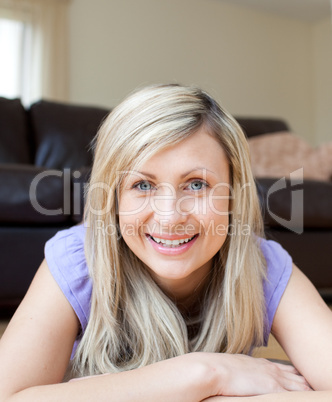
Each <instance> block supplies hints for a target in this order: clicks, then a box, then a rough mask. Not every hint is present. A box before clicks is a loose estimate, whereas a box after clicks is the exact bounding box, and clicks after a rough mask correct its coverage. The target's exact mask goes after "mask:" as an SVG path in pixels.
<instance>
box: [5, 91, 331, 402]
mask: <svg viewBox="0 0 332 402" xmlns="http://www.w3.org/2000/svg"><path fill="white" fill-rule="evenodd" d="M45 257H46V258H45V260H44V262H43V263H42V265H41V267H40V268H39V270H38V272H37V274H36V276H35V278H34V280H33V283H32V285H31V287H30V289H29V291H28V293H27V295H26V297H25V299H24V300H23V302H22V303H21V305H20V307H19V308H18V310H17V312H16V313H15V315H14V317H13V319H12V320H11V322H10V324H9V326H8V329H7V331H6V333H5V334H4V336H3V338H2V340H1V343H0V375H1V380H2V381H1V385H0V399H1V401H6V402H7V401H34V402H35V401H53V400H54V401H59V400H60V401H67V400H68V401H76V400H77V401H84V400H86V401H92V400H97V401H109V400H115V401H148V400H151V401H155V400H158V401H164V400H165V401H201V400H210V399H215V400H226V399H227V398H228V397H233V399H234V398H235V399H236V397H239V398H241V400H243V399H244V400H245V399H246V397H248V396H252V398H251V399H250V400H255V396H257V398H258V399H259V400H260V399H261V398H263V399H264V398H266V400H310V401H313V400H324V398H326V400H330V398H331V395H332V391H331V390H332V385H331V384H332V364H331V361H332V359H331V357H332V343H331V341H330V339H331V335H332V314H331V312H330V310H329V309H328V308H327V307H326V305H325V304H324V302H323V301H322V300H321V298H320V297H319V295H318V294H317V292H316V290H315V289H314V287H313V286H312V285H311V284H310V282H309V281H308V280H307V279H306V278H305V277H304V275H303V274H302V273H301V272H300V271H299V270H298V269H297V268H296V267H295V266H294V265H292V261H291V258H290V256H289V255H288V254H287V253H286V252H285V250H283V249H282V248H281V247H280V246H279V245H278V244H277V243H275V242H272V241H267V240H264V238H263V233H262V219H261V216H260V210H259V205H258V200H257V195H256V189H255V184H254V181H253V177H252V174H251V170H250V162H249V155H248V148H247V143H246V139H245V137H244V135H243V133H242V131H241V129H240V127H239V126H238V124H237V123H236V122H235V120H234V119H233V118H232V117H231V116H230V115H228V114H227V113H226V112H225V111H223V110H222V109H221V108H220V107H219V106H218V105H217V103H216V102H215V101H214V100H213V99H212V98H211V97H210V96H209V95H207V94H206V93H204V92H203V91H200V90H199V89H196V88H190V87H189V88H186V87H181V86H177V85H168V86H153V87H149V88H146V89H143V90H141V91H139V92H137V93H135V94H133V95H132V96H130V97H129V98H128V99H126V100H125V101H124V102H123V103H122V104H120V105H119V106H118V107H117V108H116V109H114V111H113V112H112V113H111V114H110V115H109V117H108V118H107V119H106V121H105V122H104V124H103V126H102V127H101V129H100V131H99V133H98V136H97V140H96V147H95V161H94V164H93V169H92V174H91V180H90V185H89V191H88V194H87V202H86V209H85V220H84V225H79V226H76V227H74V228H71V229H69V230H66V231H62V232H59V233H58V234H57V235H56V236H55V237H54V238H53V239H51V240H50V241H49V242H48V243H47V244H46V247H45ZM88 267H89V268H88ZM271 330H272V333H273V334H274V335H275V336H276V338H277V339H278V341H279V342H280V343H281V345H282V346H283V348H284V349H285V351H286V352H287V354H288V355H289V357H290V358H291V360H292V362H293V364H294V366H295V367H296V369H295V368H293V367H292V366H286V365H281V364H276V363H272V362H268V361H266V360H263V359H255V358H253V357H251V356H250V353H251V351H252V350H253V348H254V347H255V346H259V345H262V344H264V343H266V341H267V337H268V335H269V333H270V331H271ZM71 357H72V363H73V372H74V373H75V375H74V376H75V377H77V378H78V380H73V381H69V382H65V383H61V381H62V379H63V377H64V375H65V372H66V368H67V366H68V364H69V362H70V358H71ZM300 373H301V374H300ZM311 389H314V390H316V391H317V392H308V391H310V390H311ZM283 391H284V392H283ZM287 391H295V392H287ZM264 400H265V399H264Z"/></svg>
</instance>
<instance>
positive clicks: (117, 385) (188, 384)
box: [6, 357, 209, 402]
mask: <svg viewBox="0 0 332 402" xmlns="http://www.w3.org/2000/svg"><path fill="white" fill-rule="evenodd" d="M184 363H186V359H183V358H182V357H177V358H174V359H169V360H165V361H163V362H160V363H156V364H152V365H150V366H146V367H143V368H140V369H136V370H132V371H127V372H122V373H118V374H109V375H101V376H94V377H87V378H84V379H82V380H80V381H71V382H68V383H62V384H54V385H43V386H35V387H31V388H28V389H25V390H22V391H20V392H18V393H16V394H15V395H12V396H11V397H9V398H7V399H6V402H23V401H24V402H30V401H31V402H39V401H42V402H46V401H47V402H53V401H54V402H58V401H61V402H66V401H68V402H75V401H80V402H84V401H89V402H90V401H92V400H96V401H98V402H103V401H117V402H125V401H128V402H129V401H130V402H132V401H135V402H136V401H137V402H139V401H142V402H143V401H144V402H147V401H156V400H157V401H158V402H163V401H165V402H168V401H170V400H171V401H174V402H177V401H178V402H185V401H188V402H195V401H197V402H198V401H201V400H203V399H204V398H206V397H207V396H208V395H209V393H208V384H207V385H206V384H205V380H204V378H206V374H207V373H206V372H205V370H206V369H205V367H204V366H203V365H199V364H197V363H196V361H194V360H193V364H187V363H186V364H184Z"/></svg>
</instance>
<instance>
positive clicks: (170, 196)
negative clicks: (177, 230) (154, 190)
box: [151, 186, 189, 226]
mask: <svg viewBox="0 0 332 402" xmlns="http://www.w3.org/2000/svg"><path fill="white" fill-rule="evenodd" d="M167 187H168V188H164V189H163V191H158V194H156V195H155V196H154V197H153V198H152V199H151V201H152V205H151V207H152V210H153V214H154V220H155V221H156V222H158V223H159V224H162V225H167V226H174V225H178V224H182V223H184V222H185V221H186V220H187V218H188V215H189V214H188V212H187V211H186V210H185V209H184V208H183V206H182V204H181V202H179V195H178V194H177V192H176V191H175V190H174V188H169V186H167Z"/></svg>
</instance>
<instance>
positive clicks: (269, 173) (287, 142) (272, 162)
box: [248, 131, 332, 180]
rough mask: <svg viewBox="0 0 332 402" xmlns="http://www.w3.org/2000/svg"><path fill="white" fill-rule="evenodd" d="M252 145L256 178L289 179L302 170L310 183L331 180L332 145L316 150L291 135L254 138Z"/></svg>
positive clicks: (275, 134) (252, 163) (269, 135)
mask: <svg viewBox="0 0 332 402" xmlns="http://www.w3.org/2000/svg"><path fill="white" fill-rule="evenodd" d="M248 143H249V148H250V155H251V165H252V169H253V174H254V176H255V177H289V175H290V173H293V172H294V171H296V170H298V169H301V168H303V176H304V178H306V179H312V180H329V179H330V177H331V175H332V156H331V153H332V143H329V144H324V145H322V146H320V147H319V148H317V149H313V148H312V147H311V145H310V144H308V143H307V142H306V141H305V140H304V139H303V138H301V137H299V136H297V135H295V134H293V133H290V132H287V131H283V132H279V133H268V134H264V135H260V136H257V137H251V138H249V139H248ZM300 174H301V173H300V172H298V175H299V176H300ZM293 177H294V175H293Z"/></svg>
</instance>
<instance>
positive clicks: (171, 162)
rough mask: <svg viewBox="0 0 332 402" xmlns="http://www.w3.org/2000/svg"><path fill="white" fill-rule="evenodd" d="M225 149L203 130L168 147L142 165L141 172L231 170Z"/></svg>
mask: <svg viewBox="0 0 332 402" xmlns="http://www.w3.org/2000/svg"><path fill="white" fill-rule="evenodd" d="M228 165H229V163H228V159H227V156H226V153H225V151H224V149H223V148H222V146H221V144H220V142H219V141H218V139H217V138H215V137H213V136H212V135H211V134H209V133H208V131H207V130H206V129H204V128H201V129H200V130H198V131H197V132H195V133H194V134H192V135H191V136H189V137H188V138H186V139H184V140H183V141H181V142H179V143H177V144H175V145H174V146H170V147H167V148H165V149H163V150H161V151H159V152H157V153H156V154H154V155H153V156H152V157H151V158H149V159H148V160H146V161H144V162H143V163H142V164H141V165H140V169H139V170H144V171H145V170H148V171H154V172H155V173H156V172H158V170H161V169H165V168H167V169H168V170H169V171H171V170H173V169H174V168H178V169H179V170H185V169H189V168H191V169H192V168H194V167H200V168H206V169H208V170H213V171H215V172H221V171H225V170H227V172H228V169H229V166H228Z"/></svg>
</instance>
